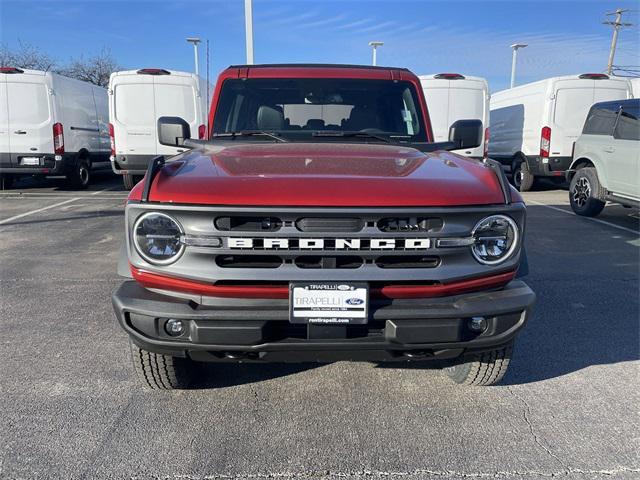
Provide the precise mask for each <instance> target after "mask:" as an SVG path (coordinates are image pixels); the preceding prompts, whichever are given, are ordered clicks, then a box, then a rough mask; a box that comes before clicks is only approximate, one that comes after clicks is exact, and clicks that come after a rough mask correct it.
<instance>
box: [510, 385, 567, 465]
mask: <svg viewBox="0 0 640 480" xmlns="http://www.w3.org/2000/svg"><path fill="white" fill-rule="evenodd" d="M507 391H508V392H509V393H510V394H511V395H512V396H513V397H514V398H515V399H516V400H518V401H519V402H520V403H522V404H523V405H524V410H523V412H522V417H523V418H524V421H525V423H526V424H527V426H528V427H529V433H530V434H531V437H532V438H533V441H534V442H536V444H537V445H538V446H539V447H540V448H542V450H544V451H545V452H546V453H547V455H549V456H550V457H551V458H553V459H554V460H555V461H556V462H558V463H559V464H560V466H561V467H562V468H564V469H567V467H566V465H565V464H564V463H563V462H562V460H560V458H558V456H557V455H556V454H555V453H553V452H552V451H551V450H549V448H548V447H547V446H546V445H544V444H543V443H542V441H541V440H540V437H539V436H538V434H537V433H536V432H535V430H534V428H533V423H532V422H531V419H530V417H531V406H530V405H529V403H528V402H527V401H526V400H525V399H524V398H523V397H521V396H520V395H518V394H517V393H516V392H514V391H513V389H512V388H511V387H510V386H508V387H507Z"/></svg>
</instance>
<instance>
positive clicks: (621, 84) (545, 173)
mask: <svg viewBox="0 0 640 480" xmlns="http://www.w3.org/2000/svg"><path fill="white" fill-rule="evenodd" d="M630 88H631V85H630V83H629V81H628V80H627V79H623V78H615V77H612V78H609V76H608V75H605V74H603V73H585V74H582V75H569V76H564V77H553V78H547V79H546V80H540V81H538V82H534V83H528V84H526V85H520V86H518V87H514V88H511V89H509V90H503V91H501V92H497V93H494V94H492V95H491V142H490V143H489V156H490V157H491V158H493V159H496V160H498V161H500V162H501V163H502V164H503V165H505V166H506V167H507V168H508V169H510V171H511V172H512V176H513V183H514V185H515V186H516V187H518V188H519V189H520V190H521V191H526V190H529V189H531V187H532V186H533V182H534V180H535V178H536V177H551V178H554V179H556V180H557V181H559V182H563V181H564V178H565V171H566V170H567V169H568V168H569V165H570V164H571V155H572V149H573V143H574V142H575V141H576V139H577V138H578V135H580V132H581V131H582V126H583V125H584V121H585V119H586V118H587V113H588V112H589V109H590V108H591V105H593V104H594V103H596V102H603V101H607V100H623V99H627V98H629V97H630V96H631V91H630Z"/></svg>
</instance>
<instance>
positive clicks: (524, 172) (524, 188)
mask: <svg viewBox="0 0 640 480" xmlns="http://www.w3.org/2000/svg"><path fill="white" fill-rule="evenodd" d="M512 171H513V186H514V187H516V188H517V189H518V190H519V191H520V192H528V191H529V190H531V188H532V187H533V182H534V181H535V179H536V177H534V176H533V174H532V173H531V171H530V170H529V166H528V165H527V162H525V161H520V162H519V163H517V164H516V165H515V166H514V168H513V169H512Z"/></svg>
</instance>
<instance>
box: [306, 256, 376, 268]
mask: <svg viewBox="0 0 640 480" xmlns="http://www.w3.org/2000/svg"><path fill="white" fill-rule="evenodd" d="M363 263H364V261H363V259H362V257H357V256H334V257H332V256H320V255H304V256H300V257H297V258H296V260H295V264H296V266H297V267H298V268H359V267H360V266H362V264H363Z"/></svg>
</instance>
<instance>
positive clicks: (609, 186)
mask: <svg viewBox="0 0 640 480" xmlns="http://www.w3.org/2000/svg"><path fill="white" fill-rule="evenodd" d="M567 178H568V180H570V181H571V184H570V189H569V201H570V202H571V208H572V209H573V211H574V212H575V213H577V214H578V215H585V216H588V217H595V216H596V215H598V214H599V213H600V212H602V209H603V208H604V206H605V202H606V201H607V200H609V201H612V202H616V203H620V204H622V205H625V206H630V207H638V206H640V99H633V100H622V101H614V102H601V103H596V104H595V105H594V106H593V107H591V109H590V110H589V114H588V115H587V120H586V122H585V124H584V129H583V130H582V135H580V138H578V141H577V142H576V145H575V149H574V153H573V162H572V164H571V167H570V169H569V171H568V172H567Z"/></svg>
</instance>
